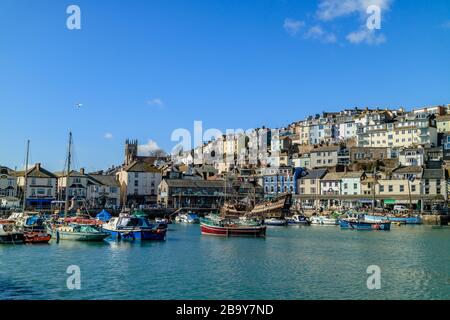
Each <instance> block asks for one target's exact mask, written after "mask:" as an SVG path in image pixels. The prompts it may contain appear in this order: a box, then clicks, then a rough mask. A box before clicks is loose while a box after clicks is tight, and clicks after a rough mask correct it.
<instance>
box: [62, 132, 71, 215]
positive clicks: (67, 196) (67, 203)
mask: <svg viewBox="0 0 450 320" xmlns="http://www.w3.org/2000/svg"><path fill="white" fill-rule="evenodd" d="M71 149H72V132H69V151H68V155H67V178H66V200H65V204H64V217H65V218H67V212H68V211H69V180H70V158H71V156H72V155H71Z"/></svg>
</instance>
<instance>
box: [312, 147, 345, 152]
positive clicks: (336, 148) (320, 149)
mask: <svg viewBox="0 0 450 320" xmlns="http://www.w3.org/2000/svg"><path fill="white" fill-rule="evenodd" d="M339 148H340V147H339V146H324V147H318V148H315V149H312V150H311V151H310V153H316V152H334V151H338V150H339Z"/></svg>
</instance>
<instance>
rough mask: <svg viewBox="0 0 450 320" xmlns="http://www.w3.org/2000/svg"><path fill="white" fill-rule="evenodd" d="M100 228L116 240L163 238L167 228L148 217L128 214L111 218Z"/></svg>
mask: <svg viewBox="0 0 450 320" xmlns="http://www.w3.org/2000/svg"><path fill="white" fill-rule="evenodd" d="M102 229H103V230H104V231H106V232H109V233H110V234H111V237H113V238H116V239H118V240H165V239H166V233H167V228H166V227H165V226H164V225H162V224H159V223H155V224H152V223H150V222H149V220H148V219H146V218H142V217H135V216H129V215H121V216H119V217H116V218H112V219H111V220H110V221H109V222H108V223H105V224H103V226H102Z"/></svg>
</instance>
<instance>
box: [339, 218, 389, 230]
mask: <svg viewBox="0 0 450 320" xmlns="http://www.w3.org/2000/svg"><path fill="white" fill-rule="evenodd" d="M340 226H341V229H347V230H367V231H371V230H383V231H389V230H391V222H369V221H347V220H341V221H340Z"/></svg>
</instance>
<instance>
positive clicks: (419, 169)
mask: <svg viewBox="0 0 450 320" xmlns="http://www.w3.org/2000/svg"><path fill="white" fill-rule="evenodd" d="M421 172H422V167H421V166H408V167H401V168H398V169H395V170H393V171H392V173H393V174H396V173H397V174H408V173H421Z"/></svg>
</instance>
